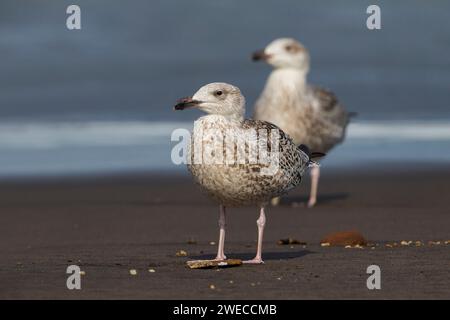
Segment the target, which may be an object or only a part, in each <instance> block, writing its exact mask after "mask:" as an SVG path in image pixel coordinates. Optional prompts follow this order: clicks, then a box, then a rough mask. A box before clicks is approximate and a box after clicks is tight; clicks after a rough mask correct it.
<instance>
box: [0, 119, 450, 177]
mask: <svg viewBox="0 0 450 320" xmlns="http://www.w3.org/2000/svg"><path fill="white" fill-rule="evenodd" d="M192 126H193V124H192V123H191V122H161V121H159V122H144V121H140V122H137V121H136V122H132V121H117V122H79V123H74V122H70V123H28V124H23V123H22V124H18V123H15V124H14V123H6V124H0V154H1V155H2V156H1V157H0V177H15V176H22V177H23V176H41V175H49V176H53V175H73V174H89V173H100V174H101V173H114V172H131V171H154V170H158V171H166V172H169V171H171V172H185V171H186V169H185V165H178V166H177V165H175V164H173V162H172V160H171V151H172V148H173V147H174V146H175V145H176V144H177V143H178V141H171V134H172V132H173V130H175V129H179V128H183V129H187V130H191V129H192ZM321 163H322V164H323V166H325V167H326V168H333V169H336V168H353V167H373V166H377V165H385V164H386V163H392V164H397V165H398V164H405V165H408V164H415V165H417V164H421V163H422V164H427V165H430V164H431V165H432V164H436V165H443V164H444V165H445V164H448V165H450V122H445V121H436V122H430V121H422V122H418V121H415V122H410V121H407V122H393V121H362V122H356V123H353V124H351V125H350V126H349V129H348V135H347V139H346V141H345V143H344V144H343V145H341V146H339V147H337V148H336V149H335V150H332V151H331V152H330V154H329V155H328V156H327V157H326V158H325V160H323V161H322V162H321Z"/></svg>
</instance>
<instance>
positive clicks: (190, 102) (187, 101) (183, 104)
mask: <svg viewBox="0 0 450 320" xmlns="http://www.w3.org/2000/svg"><path fill="white" fill-rule="evenodd" d="M199 103H200V101H198V100H194V99H192V97H186V98H181V99H180V100H178V101H177V104H176V105H175V107H173V108H174V110H184V109H187V108H192V107H195V106H197V105H198V104H199Z"/></svg>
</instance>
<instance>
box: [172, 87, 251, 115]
mask: <svg viewBox="0 0 450 320" xmlns="http://www.w3.org/2000/svg"><path fill="white" fill-rule="evenodd" d="M187 108H197V109H200V110H202V111H204V112H206V113H208V114H214V115H221V116H225V117H233V118H243V117H244V113H245V98H244V96H243V95H242V94H241V91H240V90H239V88H238V87H235V86H233V85H231V84H228V83H223V82H214V83H210V84H207V85H205V86H203V87H201V88H200V89H199V90H198V91H197V92H196V93H195V94H194V95H193V96H192V97H187V98H182V99H180V100H179V101H178V103H177V104H176V105H175V107H174V109H175V110H184V109H187Z"/></svg>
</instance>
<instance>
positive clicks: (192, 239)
mask: <svg viewBox="0 0 450 320" xmlns="http://www.w3.org/2000/svg"><path fill="white" fill-rule="evenodd" d="M187 244H197V240H195V239H194V238H189V239H188V241H187Z"/></svg>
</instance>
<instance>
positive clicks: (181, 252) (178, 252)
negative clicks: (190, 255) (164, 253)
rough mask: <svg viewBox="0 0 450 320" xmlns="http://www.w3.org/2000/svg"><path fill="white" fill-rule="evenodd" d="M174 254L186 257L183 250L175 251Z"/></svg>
mask: <svg viewBox="0 0 450 320" xmlns="http://www.w3.org/2000/svg"><path fill="white" fill-rule="evenodd" d="M175 255H176V256H177V257H186V256H187V252H186V251H184V250H180V251H177V253H175Z"/></svg>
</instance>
